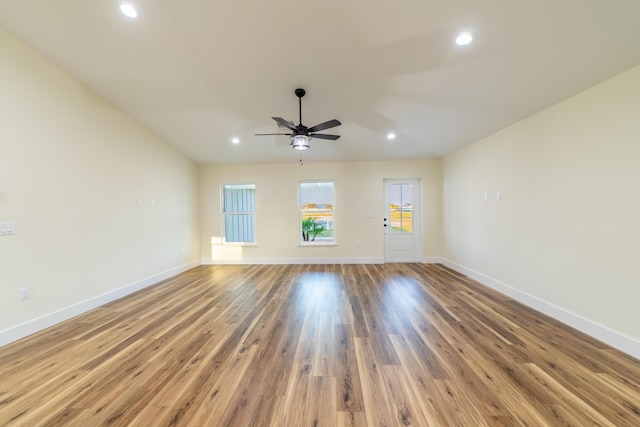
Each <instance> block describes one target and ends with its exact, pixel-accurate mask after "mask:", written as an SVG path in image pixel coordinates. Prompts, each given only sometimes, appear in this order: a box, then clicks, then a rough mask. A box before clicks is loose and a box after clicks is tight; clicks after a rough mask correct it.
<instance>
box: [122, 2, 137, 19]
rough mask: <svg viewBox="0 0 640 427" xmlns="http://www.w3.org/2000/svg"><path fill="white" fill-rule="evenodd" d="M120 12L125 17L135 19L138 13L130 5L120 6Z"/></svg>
mask: <svg viewBox="0 0 640 427" xmlns="http://www.w3.org/2000/svg"><path fill="white" fill-rule="evenodd" d="M120 10H121V11H122V13H124V14H125V15H127V16H128V17H129V18H135V17H137V16H138V12H137V11H136V8H135V7H133V5H132V4H129V3H126V4H123V5H121V6H120Z"/></svg>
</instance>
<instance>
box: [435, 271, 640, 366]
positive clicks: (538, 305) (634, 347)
mask: <svg viewBox="0 0 640 427" xmlns="http://www.w3.org/2000/svg"><path fill="white" fill-rule="evenodd" d="M441 262H442V264H444V265H446V266H447V267H449V268H451V269H453V270H455V271H457V272H459V273H462V274H464V275H465V276H468V277H470V278H472V279H474V280H477V281H478V282H480V283H482V284H484V285H487V286H489V287H490V288H493V289H495V290H497V291H499V292H501V293H503V294H505V295H508V296H510V297H511V298H513V299H515V300H517V301H518V302H521V303H522V304H525V305H527V306H529V307H531V308H533V309H535V310H538V311H540V312H542V313H544V314H546V315H548V316H551V317H553V318H554V319H556V320H558V321H560V322H562V323H564V324H566V325H569V326H571V327H572V328H574V329H577V330H579V331H581V332H584V333H585V334H587V335H589V336H591V337H593V338H596V339H598V340H600V341H602V342H604V343H606V344H608V345H610V346H612V347H615V348H617V349H618V350H620V351H623V352H625V353H627V354H629V355H631V356H633V357H635V358H636V359H640V341H638V340H635V339H633V338H631V337H628V336H626V335H624V334H621V333H620V332H617V331H614V330H613V329H610V328H607V327H606V326H603V325H600V324H598V323H596V322H593V321H591V320H589V319H585V318H584V317H582V316H579V315H577V314H575V313H572V312H570V311H567V310H565V309H563V308H561V307H558V306H556V305H553V304H551V303H549V302H547V301H544V300H542V299H540V298H538V297H535V296H533V295H531V294H528V293H526V292H522V291H520V290H518V289H516V288H514V287H512V286H510V285H507V284H505V283H502V282H500V281H498V280H495V279H493V278H491V277H489V276H486V275H484V274H482V273H479V272H477V271H475V270H472V269H470V268H467V267H464V266H462V265H460V264H457V263H455V262H453V261H451V260H448V259H442V260H441Z"/></svg>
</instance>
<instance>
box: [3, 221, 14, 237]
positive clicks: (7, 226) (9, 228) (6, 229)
mask: <svg viewBox="0 0 640 427" xmlns="http://www.w3.org/2000/svg"><path fill="white" fill-rule="evenodd" d="M0 234H2V235H9V234H16V227H15V225H14V223H13V222H0Z"/></svg>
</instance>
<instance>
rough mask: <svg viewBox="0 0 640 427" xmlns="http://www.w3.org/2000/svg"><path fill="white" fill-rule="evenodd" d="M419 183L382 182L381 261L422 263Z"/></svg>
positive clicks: (411, 180)
mask: <svg viewBox="0 0 640 427" xmlns="http://www.w3.org/2000/svg"><path fill="white" fill-rule="evenodd" d="M420 194H421V191H420V180H419V179H385V180H384V205H385V208H384V212H385V213H384V261H385V262H420V261H422V221H421V218H422V214H421V209H420V206H421V205H420V203H421V201H420Z"/></svg>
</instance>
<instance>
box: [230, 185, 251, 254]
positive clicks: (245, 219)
mask: <svg viewBox="0 0 640 427" xmlns="http://www.w3.org/2000/svg"><path fill="white" fill-rule="evenodd" d="M222 198H223V201H222V217H223V227H224V241H225V242H235V243H255V242H256V186H255V184H231V185H229V184H224V185H223V191H222Z"/></svg>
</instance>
